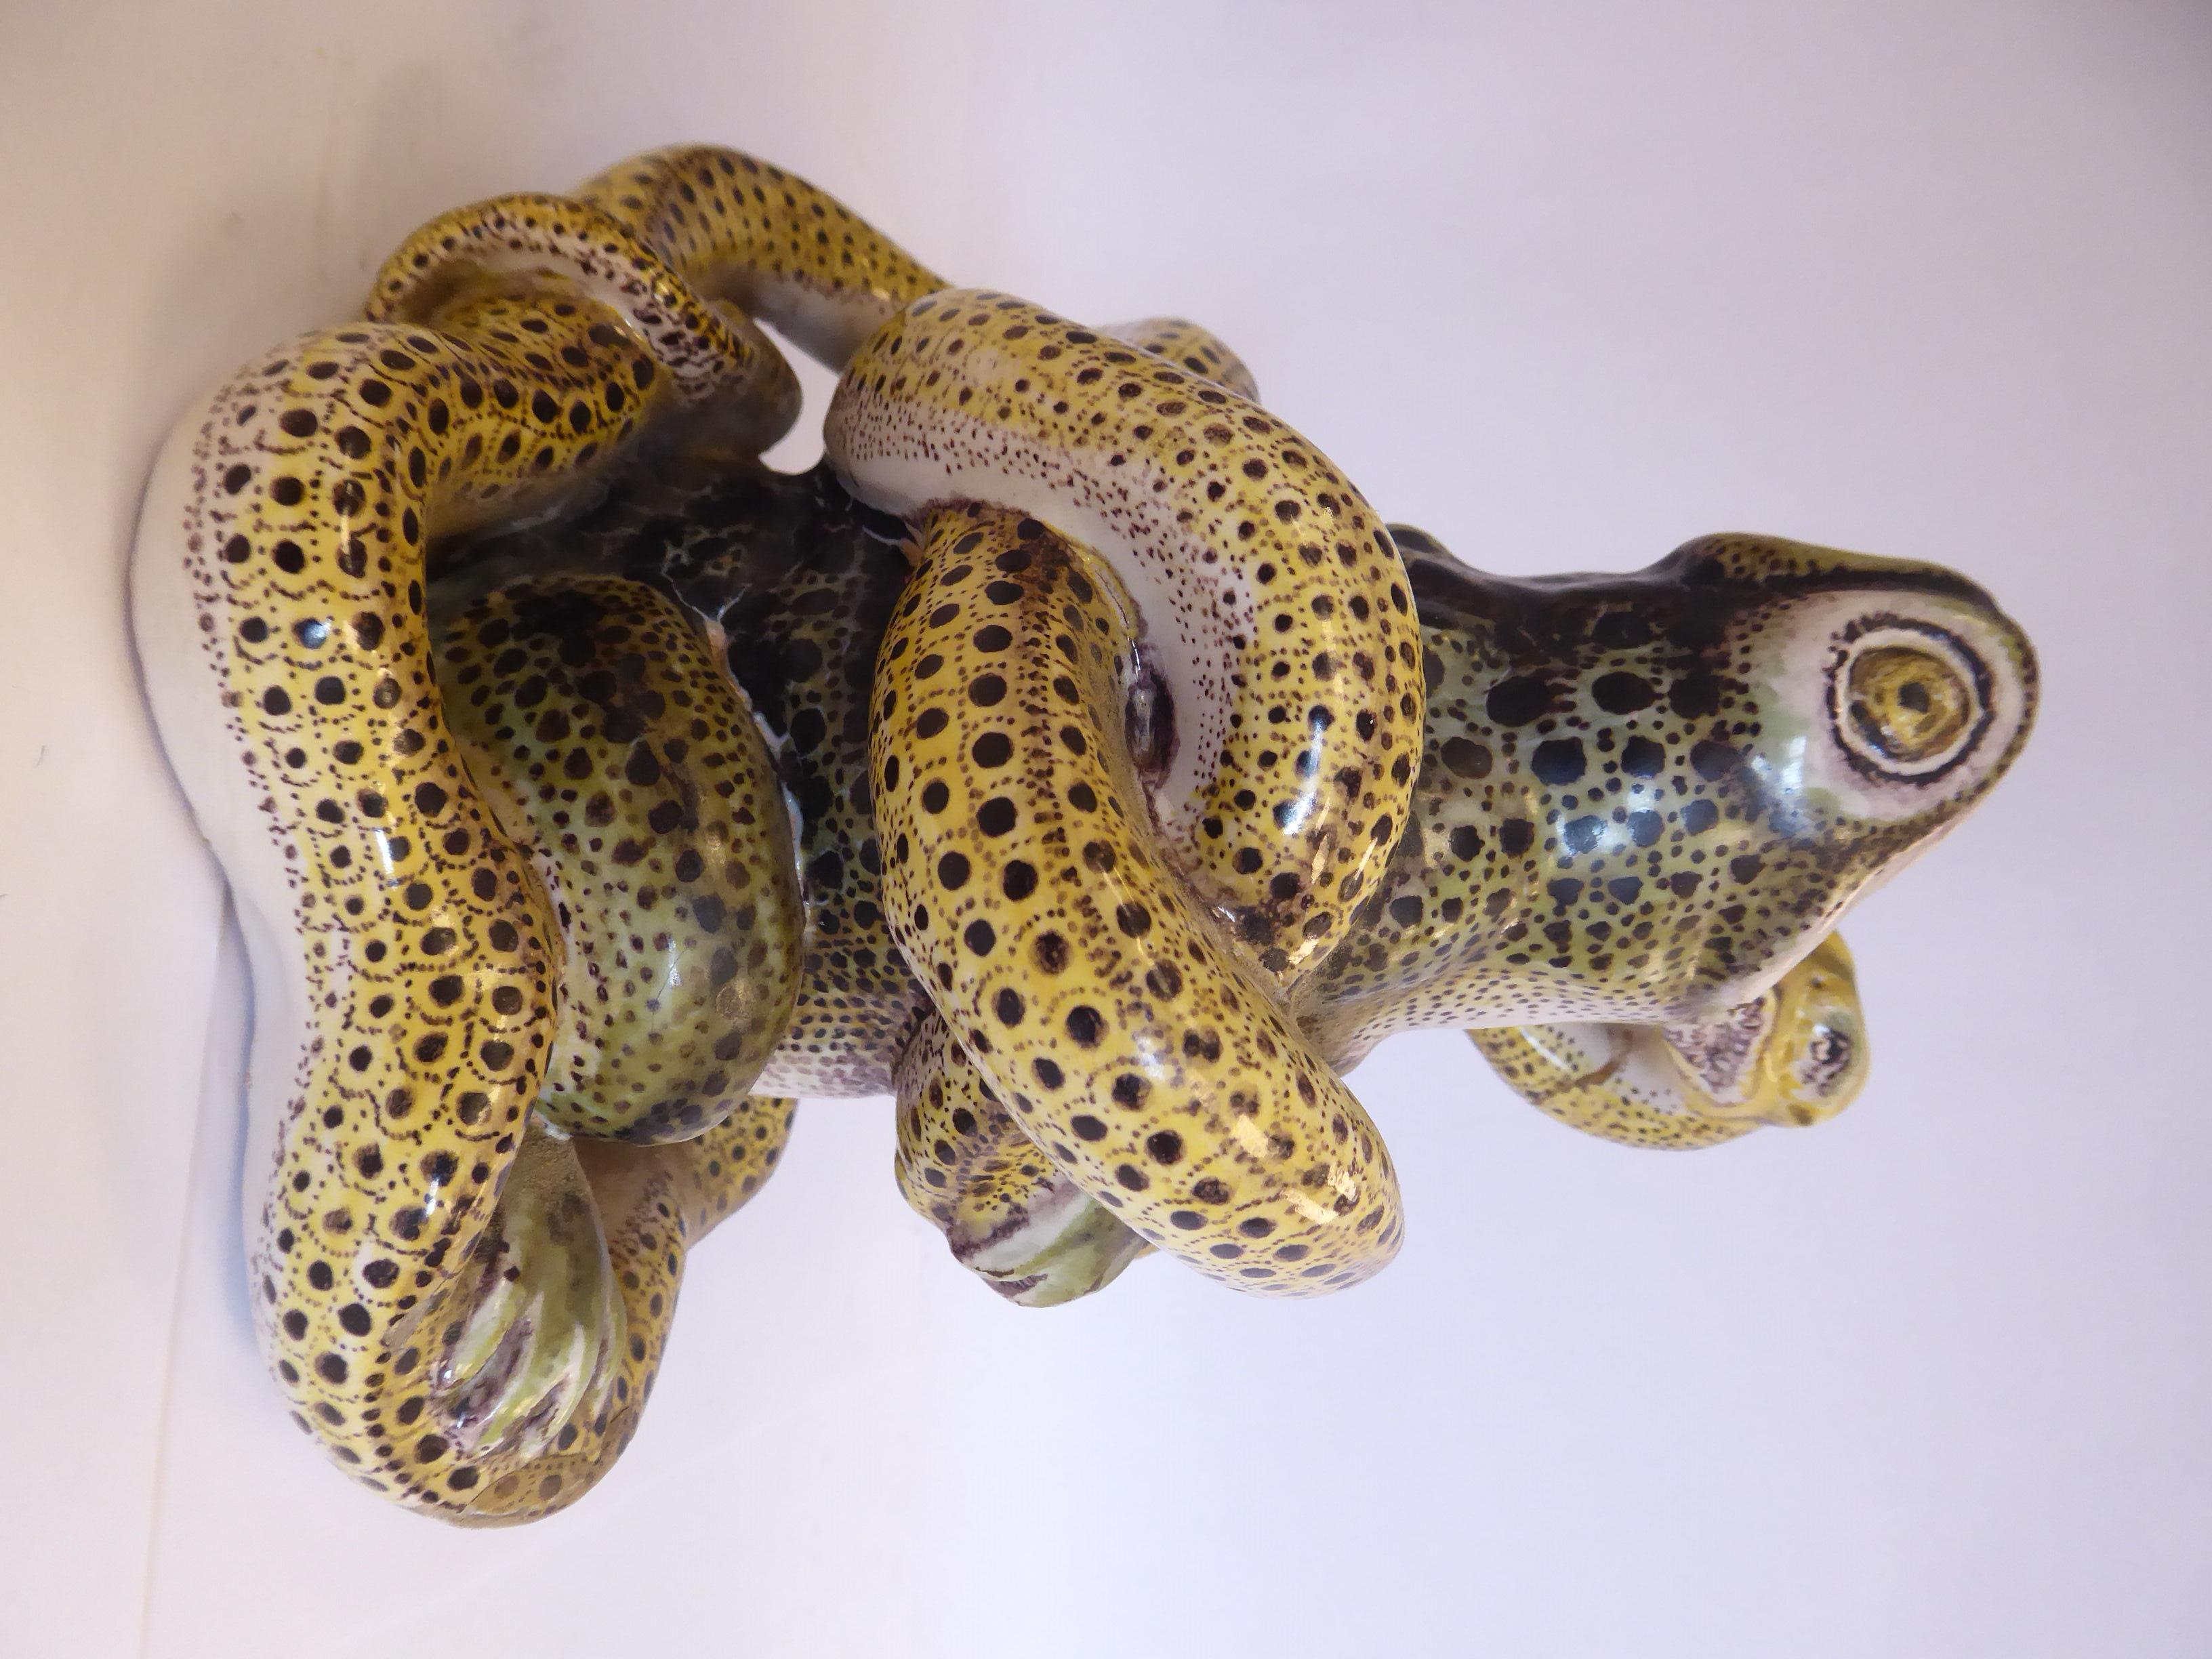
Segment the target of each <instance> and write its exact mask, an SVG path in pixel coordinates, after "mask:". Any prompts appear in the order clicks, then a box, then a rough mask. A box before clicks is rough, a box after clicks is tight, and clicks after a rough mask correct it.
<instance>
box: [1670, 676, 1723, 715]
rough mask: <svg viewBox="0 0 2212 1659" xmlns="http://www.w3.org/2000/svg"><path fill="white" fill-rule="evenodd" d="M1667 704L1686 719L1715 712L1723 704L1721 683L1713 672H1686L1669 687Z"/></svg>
mask: <svg viewBox="0 0 2212 1659" xmlns="http://www.w3.org/2000/svg"><path fill="white" fill-rule="evenodd" d="M1667 706H1668V708H1672V709H1673V710H1674V712H1675V713H1676V714H1680V716H1681V717H1682V718H1683V719H1684V720H1699V719H1702V718H1703V717H1704V716H1705V715H1707V714H1715V713H1717V712H1718V710H1719V708H1720V706H1721V683H1720V682H1719V681H1718V680H1717V679H1716V678H1713V677H1712V676H1711V674H1706V673H1702V672H1700V673H1696V674H1685V675H1683V676H1682V678H1680V679H1679V680H1676V681H1675V682H1674V684H1673V685H1671V686H1669V687H1668V690H1667Z"/></svg>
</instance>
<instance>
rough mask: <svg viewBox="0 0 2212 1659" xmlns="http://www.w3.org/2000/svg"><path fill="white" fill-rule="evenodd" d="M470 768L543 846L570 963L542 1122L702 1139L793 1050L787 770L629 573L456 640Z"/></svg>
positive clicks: (496, 804)
mask: <svg viewBox="0 0 2212 1659" xmlns="http://www.w3.org/2000/svg"><path fill="white" fill-rule="evenodd" d="M438 672H439V683H440V689H441V692H442V694H443V698H444V702H445V708H446V713H447V719H448V720H449V721H450V722H451V724H452V726H453V733H454V737H455V738H456V740H457V741H458V742H459V744H460V747H461V752H462V755H463V757H464V759H465V761H466V762H467V763H468V768H469V770H470V773H471V775H472V776H474V777H475V778H477V779H478V780H480V781H482V782H483V786H484V788H485V790H486V792H487V793H488V795H489V799H490V803H491V806H492V810H493V811H494V812H495V814H496V816H497V817H498V819H499V822H500V825H501V828H502V829H504V830H505V831H506V832H507V836H509V837H510V838H511V839H512V840H513V841H514V842H516V843H517V844H518V845H520V846H522V847H525V848H530V849H531V852H532V862H533V863H534V865H535V866H536V868H537V872H538V878H539V880H540V881H541V883H542V884H544V888H545V890H546V893H547V896H549V898H550V900H551V902H552V904H553V908H554V913H555V915H556V919H557V921H558V925H559V928H560V933H561V938H562V945H563V949H562V957H563V958H564V962H565V970H564V973H563V975H562V981H563V982H562V997H561V1029H560V1033H559V1036H557V1037H556V1039H555V1041H554V1043H553V1047H552V1049H551V1052H550V1057H549V1059H548V1060H547V1062H546V1067H545V1077H544V1083H543V1084H542V1085H541V1086H540V1088H539V1090H538V1099H537V1109H538V1112H539V1113H540V1114H541V1115H543V1116H544V1117H545V1118H546V1119H547V1120H548V1121H550V1122H552V1123H553V1124H555V1125H556V1126H558V1127H561V1128H562V1129H565V1130H568V1132H570V1133H574V1134H591V1135H608V1136H614V1137H617V1138H619V1139H624V1140H629V1141H638V1142H646V1141H656V1140H677V1139H686V1138H688V1137H690V1136H691V1135H695V1134H696V1133H699V1131H700V1130H701V1129H702V1128H705V1127H708V1126H709V1125H711V1124H714V1123H716V1122H719V1121H721V1119H722V1118H723V1117H724V1116H726V1115H727V1114H728V1113H729V1111H730V1109H732V1107H733V1106H735V1105H736V1104H737V1103H738V1101H739V1100H740V1099H742V1098H743V1097H744V1095H745V1094H746V1093H747V1091H750V1089H751V1087H752V1085H753V1082H754V1080H755V1079H757V1077H758V1076H759V1075H760V1071H761V1067H762V1066H763V1065H764V1064H765V1063H766V1061H767V1060H768V1057H769V1053H770V1052H771V1051H772V1050H773V1049H774V1048H775V1046H776V1044H777V1043H778V1042H780V1041H781V1039H782V1036H783V1033H784V1028H785V1026H786V1024H787V1023H788V1021H789V1019H790V1018H791V1012H792V1006H793V1002H794V1000H796V998H797V996H798V992H799V956H800V951H801V945H802V933H803V928H804V921H803V918H802V916H801V915H800V908H799V877H798V872H797V870H796V869H795V867H794V866H793V862H792V854H791V836H790V830H789V822H788V819H787V816H786V814H785V811H784V803H783V795H782V792H781V789H780V788H779V787H778V785H777V781H776V775H775V766H774V763H772V762H771V761H770V760H769V756H768V751H767V747H766V745H765V744H763V741H762V738H761V735H760V733H759V732H758V731H757V730H756V729H755V728H754V726H753V723H752V716H751V714H750V713H749V712H748V711H747V709H746V708H745V707H744V703H743V702H740V701H739V699H738V694H737V689H736V688H735V687H734V686H733V685H732V684H731V683H730V682H729V680H728V679H727V678H726V677H724V676H723V675H722V673H721V672H720V665H718V664H717V663H716V662H715V660H714V655H713V653H711V652H709V651H708V648H707V646H706V642H705V641H703V640H702V639H701V638H700V636H699V635H698V633H697V632H696V629H694V628H693V626H692V624H691V623H690V621H689V620H688V619H687V618H686V617H684V614H683V613H682V612H681V611H678V609H677V608H676V606H675V605H672V604H671V602H670V601H668V600H667V599H663V598H662V597H660V595H659V594H658V593H655V592H653V590H652V589H650V588H647V587H643V586H639V585H638V584H636V583H635V582H627V581H623V580H619V579H616V578H611V577H598V578H594V577H586V576H547V577H542V578H533V577H524V578H522V579H521V580H518V581H515V582H513V583H511V584H509V585H507V586H502V587H500V588H498V589H497V590H495V592H491V593H489V594H487V595H486V596H485V597H483V598H482V599H477V601H475V602H474V603H472V604H471V605H469V606H468V607H467V608H466V609H465V611H462V612H461V614H460V615H459V616H458V617H454V618H453V619H452V620H451V621H449V622H448V623H446V624H445V625H444V627H443V628H442V629H441V646H440V648H439V652H438Z"/></svg>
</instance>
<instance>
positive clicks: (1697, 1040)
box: [1468, 933, 1868, 1148]
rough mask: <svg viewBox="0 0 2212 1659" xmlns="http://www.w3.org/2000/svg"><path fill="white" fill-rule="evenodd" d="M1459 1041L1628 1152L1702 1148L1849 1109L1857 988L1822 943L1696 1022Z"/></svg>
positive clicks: (1494, 1032)
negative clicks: (1738, 1001) (1766, 986)
mask: <svg viewBox="0 0 2212 1659" xmlns="http://www.w3.org/2000/svg"><path fill="white" fill-rule="evenodd" d="M1468 1036H1471V1037H1472V1038H1474V1045H1475V1047H1476V1048H1480V1050H1481V1051H1482V1054H1483V1057H1484V1058H1485V1059H1486V1060H1489V1061H1490V1063H1491V1064H1492V1066H1495V1067H1496V1068H1497V1070H1498V1075H1499V1076H1500V1077H1501V1078H1503V1079H1505V1081H1506V1082H1507V1083H1509V1084H1510V1085H1512V1087H1513V1088H1514V1089H1515V1090H1516V1091H1518V1092H1519V1093H1520V1094H1521V1095H1522V1097H1523V1098H1525V1099H1527V1100H1528V1101H1530V1102H1532V1103H1534V1104H1535V1105H1536V1106H1538V1107H1540V1108H1541V1109H1543V1110H1544V1111H1547V1112H1548V1113H1550V1114H1551V1115H1553V1117H1556V1118H1558V1119H1559V1121H1561V1122H1563V1123H1568V1124H1571V1125H1573V1126H1574V1127H1576V1128H1577V1129H1581V1130H1583V1131H1584V1132H1585V1133H1589V1134H1594V1135H1601V1136H1603V1137H1604V1138H1605V1139H1607V1140H1618V1141H1620V1142H1622V1143H1623V1144H1624V1145H1626V1146H1662V1147H1672V1148H1691V1147H1698V1146H1717V1145H1718V1144H1719V1143H1720V1142H1722V1141H1723V1140H1733V1139H1735V1138H1736V1137H1737V1136H1738V1135H1741V1134H1744V1133H1748V1132H1749V1131H1751V1130H1753V1129H1755V1128H1757V1127H1759V1125H1760V1124H1762V1123H1778V1124H1789V1125H1793V1126H1796V1127H1803V1126H1805V1125H1808V1124H1814V1123H1819V1122H1821V1121H1824V1120H1826V1119H1827V1118H1831V1117H1833V1116H1834V1115H1836V1114H1837V1113H1838V1112H1840V1111H1841V1110H1843V1109H1844V1107H1846V1106H1848V1105H1850V1103H1851V1101H1852V1099H1853V1097H1856V1096H1857V1093H1858V1091H1859V1090H1860V1088H1861V1087H1862V1086H1863V1085H1864V1084H1865V1082H1866V1076H1867V1061H1868V1048H1867V1037H1866V1024H1865V1021H1864V1019H1863V1017H1862V1015H1861V1014H1860V1012H1859V1000H1858V985H1857V979H1856V977H1855V976H1854V975H1853V972H1852V969H1851V957H1850V951H1847V950H1846V949H1844V942H1843V940H1842V939H1840V938H1838V937H1837V936H1836V935H1835V934H1833V933H1831V934H1829V935H1828V936H1827V937H1826V939H1822V940H1821V941H1820V944H1818V945H1815V946H1814V948H1813V951H1812V953H1811V954H1810V955H1808V957H1806V958H1805V959H1804V960H1803V961H1802V962H1800V963H1797V964H1796V966H1795V967H1793V968H1792V969H1790V971H1789V972H1788V973H1786V974H1784V975H1783V976H1782V978H1781V979H1780V980H1779V981H1778V982H1777V983H1776V984H1775V985H1774V987H1772V988H1771V989H1770V990H1768V991H1766V992H1765V993H1763V994H1760V995H1759V996H1756V997H1754V998H1753V999H1752V1000H1750V1001H1749V1002H1747V1003H1744V1004H1742V1005H1741V1006H1739V1007H1736V1008H1732V1009H1730V1010H1729V1011H1728V1012H1727V1013H1726V1014H1724V1015H1723V1017H1722V1018H1719V1019H1717V1020H1713V1021H1709V1022H1707V1023H1705V1024H1699V1025H1674V1026H1662V1025H1630V1024H1587V1023H1581V1024H1550V1025H1518V1026H1516V1025H1501V1026H1496V1027H1493V1028H1492V1029H1490V1030H1476V1031H1470V1032H1468Z"/></svg>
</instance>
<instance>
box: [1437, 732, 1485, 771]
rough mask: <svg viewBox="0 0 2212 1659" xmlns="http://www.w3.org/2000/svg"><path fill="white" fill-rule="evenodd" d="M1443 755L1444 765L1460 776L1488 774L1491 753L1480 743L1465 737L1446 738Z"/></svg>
mask: <svg viewBox="0 0 2212 1659" xmlns="http://www.w3.org/2000/svg"><path fill="white" fill-rule="evenodd" d="M1443 763H1444V764H1445V766H1447V767H1448V768H1449V769H1451V770H1452V771H1453V772H1455V773H1456V774H1457V775H1459V776H1461V777H1462V778H1486V777H1488V776H1489V775H1490V765H1491V754H1490V750H1489V749H1488V748H1487V747H1486V746H1485V745H1484V744H1479V743H1474V742H1472V741H1470V740H1469V739H1468V738H1445V739H1444V746H1443Z"/></svg>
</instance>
